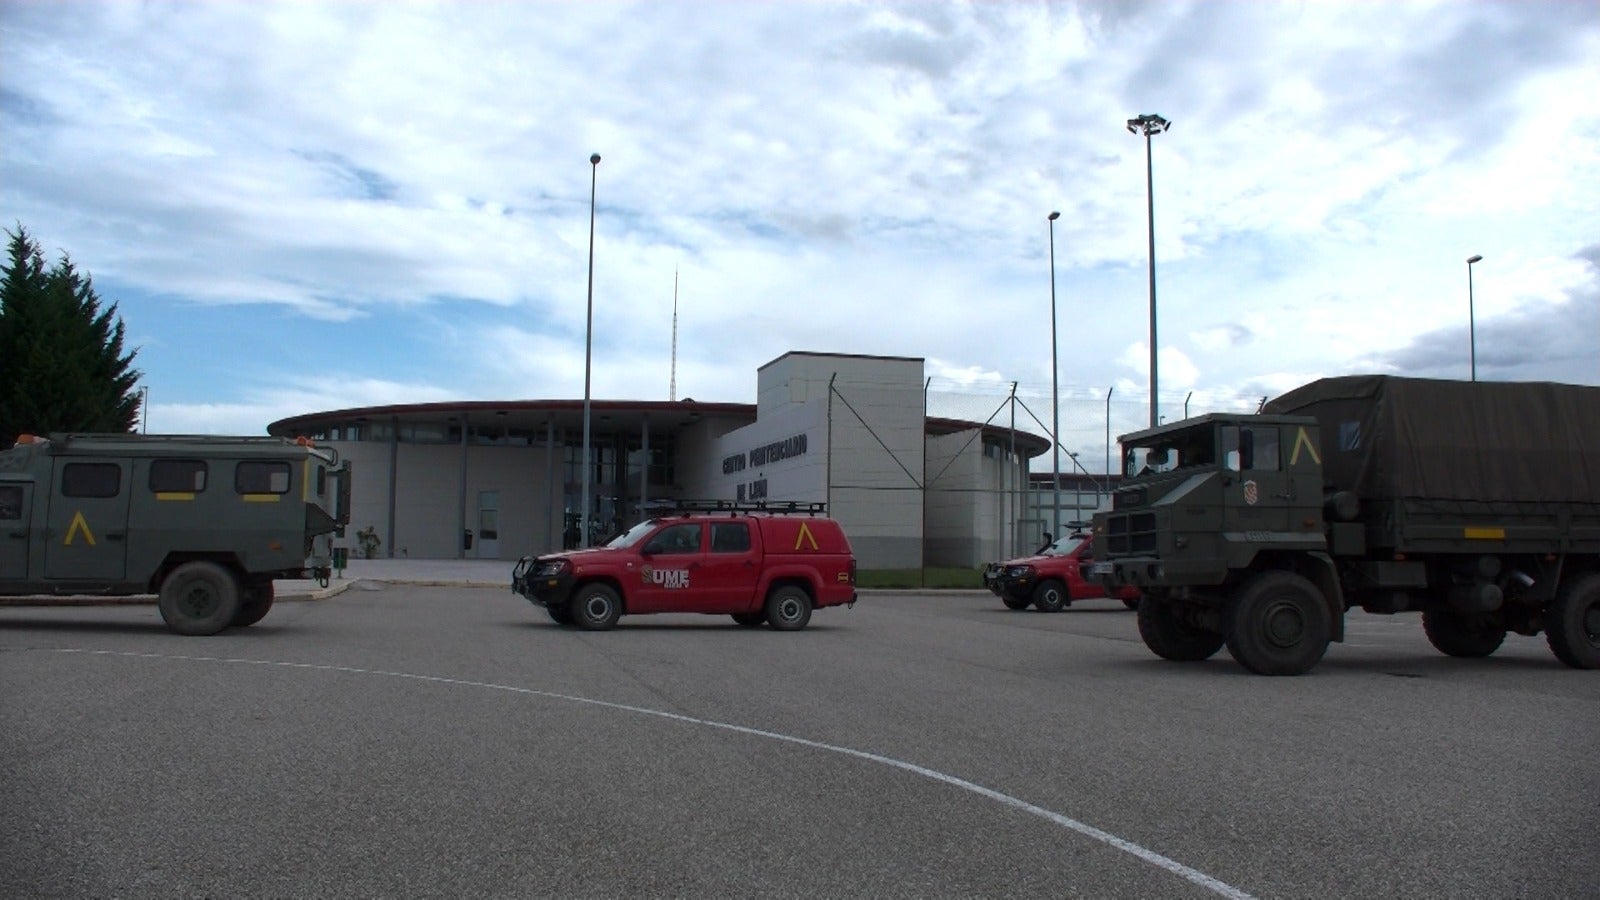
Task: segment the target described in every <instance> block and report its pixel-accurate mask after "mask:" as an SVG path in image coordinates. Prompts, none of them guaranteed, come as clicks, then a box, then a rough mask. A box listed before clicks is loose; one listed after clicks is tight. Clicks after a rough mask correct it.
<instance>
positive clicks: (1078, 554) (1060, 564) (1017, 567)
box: [983, 534, 1140, 612]
mask: <svg viewBox="0 0 1600 900" xmlns="http://www.w3.org/2000/svg"><path fill="white" fill-rule="evenodd" d="M1092 544H1093V541H1092V539H1091V537H1090V536H1089V535H1087V534H1074V535H1071V536H1069V537H1064V538H1062V539H1061V540H1058V541H1056V542H1055V543H1053V544H1051V545H1049V546H1048V547H1045V548H1044V549H1042V550H1040V551H1039V552H1038V553H1036V554H1034V555H1033V556H1025V557H1023V558H1021V559H1013V560H1008V561H1006V562H1001V563H990V564H989V565H988V566H987V567H985V569H984V572H983V584H984V587H987V588H988V589H989V590H990V591H993V592H994V595H995V596H996V597H999V598H1000V599H1001V600H1002V601H1004V603H1005V605H1006V606H1008V607H1010V608H1011V609H1027V608H1028V607H1029V606H1035V607H1038V608H1039V610H1040V611H1042V612H1060V611H1061V610H1063V609H1066V608H1067V607H1068V606H1071V605H1072V601H1074V600H1089V599H1094V598H1097V597H1104V596H1106V590H1105V588H1104V587H1102V586H1101V585H1100V583H1099V582H1097V581H1094V580H1092V579H1090V578H1089V567H1090V566H1091V565H1092V564H1093V563H1094V550H1093V547H1092ZM1113 596H1114V597H1115V598H1116V599H1118V600H1121V601H1122V604H1123V605H1124V606H1126V607H1128V608H1129V609H1136V608H1138V606H1139V596H1140V594H1139V590H1138V589H1137V588H1133V587H1122V588H1118V589H1117V592H1116V594H1114V595H1113Z"/></svg>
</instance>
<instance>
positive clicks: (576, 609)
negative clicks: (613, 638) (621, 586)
mask: <svg viewBox="0 0 1600 900" xmlns="http://www.w3.org/2000/svg"><path fill="white" fill-rule="evenodd" d="M569 603H570V606H569V607H568V608H567V615H569V616H571V617H572V624H574V625H576V626H578V627H579V628H582V629H583V630H585V631H604V630H606V629H607V628H610V627H611V626H613V625H615V624H617V619H618V618H619V617H621V615H622V601H621V600H619V599H617V592H616V591H614V590H612V589H611V588H609V587H607V586H606V585H603V584H586V585H584V586H583V587H581V588H579V589H578V592H577V593H576V594H574V595H572V600H571V601H569Z"/></svg>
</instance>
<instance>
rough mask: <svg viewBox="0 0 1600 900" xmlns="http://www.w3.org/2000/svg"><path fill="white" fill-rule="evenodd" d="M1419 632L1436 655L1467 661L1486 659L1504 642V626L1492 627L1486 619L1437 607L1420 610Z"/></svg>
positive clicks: (1444, 607) (1492, 624) (1431, 606)
mask: <svg viewBox="0 0 1600 900" xmlns="http://www.w3.org/2000/svg"><path fill="white" fill-rule="evenodd" d="M1422 633H1423V634H1426V635H1427V636H1428V643H1430V644H1432V645H1433V647H1434V649H1435V650H1438V651H1439V652H1440V653H1443V654H1445V655H1446V656H1460V657H1463V658H1468V659H1471V658H1475V657H1480V656H1488V655H1489V654H1491V653H1493V652H1495V651H1496V650H1498V649H1500V645H1501V644H1503V643H1505V640H1506V629H1505V626H1503V625H1495V624H1494V623H1492V622H1490V621H1489V619H1488V617H1486V616H1482V615H1471V614H1468V613H1461V612H1456V611H1455V610H1453V609H1450V608H1449V607H1447V606H1440V605H1437V604H1434V605H1430V606H1429V607H1428V608H1426V609H1424V610H1423V611H1422Z"/></svg>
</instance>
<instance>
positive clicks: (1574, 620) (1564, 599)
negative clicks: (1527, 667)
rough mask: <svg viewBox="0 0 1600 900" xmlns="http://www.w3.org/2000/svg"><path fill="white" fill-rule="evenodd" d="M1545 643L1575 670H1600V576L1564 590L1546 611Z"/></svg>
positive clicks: (1576, 580) (1570, 584)
mask: <svg viewBox="0 0 1600 900" xmlns="http://www.w3.org/2000/svg"><path fill="white" fill-rule="evenodd" d="M1544 639H1545V640H1546V641H1548V642H1549V644H1550V652H1551V653H1554V654H1555V655H1556V659H1559V660H1561V661H1562V662H1564V663H1566V664H1567V665H1569V666H1571V667H1573V668H1574V669H1600V574H1591V575H1584V576H1581V577H1578V578H1574V579H1573V580H1571V581H1569V582H1567V583H1566V584H1564V585H1562V586H1561V590H1559V591H1557V592H1556V599H1555V602H1554V603H1551V604H1550V608H1549V609H1548V610H1546V611H1545V615H1544Z"/></svg>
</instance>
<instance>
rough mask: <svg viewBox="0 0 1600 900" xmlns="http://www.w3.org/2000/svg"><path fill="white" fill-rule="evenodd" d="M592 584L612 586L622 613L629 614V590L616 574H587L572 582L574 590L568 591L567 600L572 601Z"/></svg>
mask: <svg viewBox="0 0 1600 900" xmlns="http://www.w3.org/2000/svg"><path fill="white" fill-rule="evenodd" d="M591 584H603V585H605V586H606V587H608V588H611V590H612V591H613V592H615V593H616V595H617V603H618V605H619V606H620V608H621V611H622V614H623V615H627V613H628V592H627V590H625V589H624V588H623V587H622V582H621V581H619V580H618V579H617V578H616V576H614V575H587V576H584V577H583V578H580V579H578V580H577V581H574V582H573V583H572V590H570V591H568V592H567V597H566V599H567V601H568V602H570V601H571V600H572V598H573V597H576V596H578V592H579V591H581V590H583V589H584V588H586V587H588V586H589V585H591Z"/></svg>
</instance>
